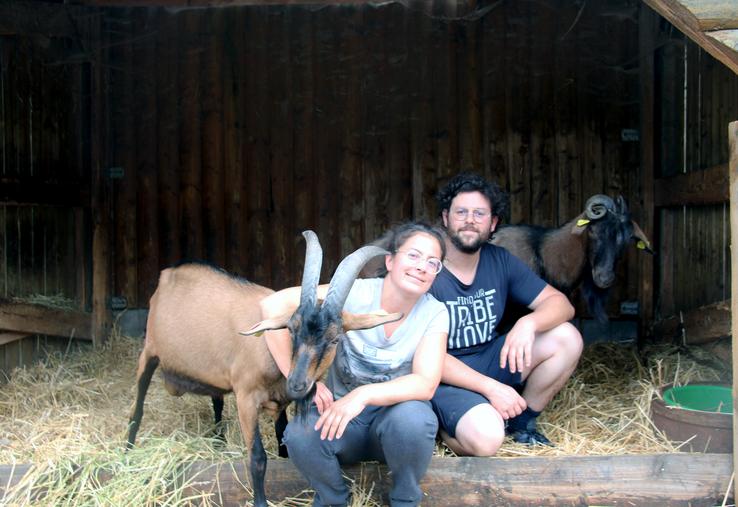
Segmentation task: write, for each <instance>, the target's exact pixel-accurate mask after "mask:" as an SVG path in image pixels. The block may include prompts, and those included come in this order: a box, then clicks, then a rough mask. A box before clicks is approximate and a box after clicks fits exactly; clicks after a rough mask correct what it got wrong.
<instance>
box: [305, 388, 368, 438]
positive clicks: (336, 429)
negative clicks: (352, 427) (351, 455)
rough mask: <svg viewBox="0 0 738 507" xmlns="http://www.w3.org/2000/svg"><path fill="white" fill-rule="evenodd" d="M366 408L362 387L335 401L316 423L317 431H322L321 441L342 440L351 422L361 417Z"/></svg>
mask: <svg viewBox="0 0 738 507" xmlns="http://www.w3.org/2000/svg"><path fill="white" fill-rule="evenodd" d="M365 407H366V404H365V403H364V401H363V399H362V396H361V387H359V388H357V389H354V390H353V391H351V392H350V393H348V394H347V395H346V396H344V397H343V398H341V399H340V400H338V401H334V402H333V403H332V404H331V405H330V406H329V407H328V408H327V409H326V410H325V411H324V412H323V414H322V415H321V416H320V418H319V419H318V422H316V423H315V431H318V430H321V429H322V431H321V432H320V439H321V440H325V439H326V438H327V439H328V440H333V439H334V438H341V437H342V436H343V432H344V431H345V430H346V426H347V425H348V423H349V421H351V419H353V418H354V417H356V416H357V415H359V414H360V413H361V411H362V410H364V408H365Z"/></svg>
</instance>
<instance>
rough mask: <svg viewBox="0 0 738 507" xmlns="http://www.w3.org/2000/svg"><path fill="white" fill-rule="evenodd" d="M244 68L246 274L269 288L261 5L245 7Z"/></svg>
mask: <svg viewBox="0 0 738 507" xmlns="http://www.w3.org/2000/svg"><path fill="white" fill-rule="evenodd" d="M242 15H244V16H246V22H247V24H246V26H245V27H244V28H245V29H244V41H243V53H244V68H245V69H248V73H247V74H246V84H245V90H244V94H245V95H246V98H247V100H248V105H247V108H246V113H245V123H246V131H245V132H244V138H245V139H246V142H245V143H244V145H243V150H244V162H245V164H246V170H247V173H246V177H245V180H246V187H245V194H244V195H245V198H246V202H247V210H248V251H247V259H246V260H247V262H246V265H247V266H248V275H247V276H249V277H250V278H251V279H252V280H258V281H259V283H262V284H264V285H266V286H267V287H272V286H273V284H272V280H271V273H272V271H271V263H272V256H271V255H269V252H270V251H271V248H272V240H271V233H270V229H269V221H270V195H269V192H268V190H269V153H268V151H267V150H268V146H267V145H268V142H269V140H268V136H267V134H266V132H268V129H267V125H266V124H265V123H266V121H267V118H268V115H269V111H268V108H267V105H268V100H269V91H268V83H267V80H266V79H265V76H266V75H267V72H268V68H269V65H268V61H267V55H266V47H267V19H268V10H267V9H266V8H263V7H255V8H253V9H245V12H244V13H243V14H242Z"/></svg>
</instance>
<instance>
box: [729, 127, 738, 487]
mask: <svg viewBox="0 0 738 507" xmlns="http://www.w3.org/2000/svg"><path fill="white" fill-rule="evenodd" d="M728 141H729V146H730V237H731V238H732V241H738V121H734V122H733V123H731V124H730V125H729V126H728ZM731 243H732V242H731ZM730 268H731V271H730V272H731V273H732V274H733V276H731V277H730V278H731V280H730V294H731V299H732V303H731V305H730V307H731V313H732V314H733V315H738V252H736V251H735V248H731V249H730ZM731 329H732V334H733V476H734V477H738V473H736V472H738V319H733V323H732V325H731ZM733 491H735V488H734V489H733Z"/></svg>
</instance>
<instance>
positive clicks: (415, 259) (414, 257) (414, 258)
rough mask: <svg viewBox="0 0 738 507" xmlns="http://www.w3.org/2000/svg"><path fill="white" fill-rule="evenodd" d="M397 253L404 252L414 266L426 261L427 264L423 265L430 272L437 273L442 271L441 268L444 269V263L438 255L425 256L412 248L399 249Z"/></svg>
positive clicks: (409, 262)
mask: <svg viewBox="0 0 738 507" xmlns="http://www.w3.org/2000/svg"><path fill="white" fill-rule="evenodd" d="M397 253H401V254H403V255H404V256H405V259H406V260H407V263H408V264H409V265H410V266H412V267H414V268H415V267H418V265H419V264H420V263H421V262H424V263H425V264H423V265H424V266H425V270H426V271H427V272H428V273H432V274H434V275H437V274H438V273H440V272H441V269H443V263H442V262H441V259H438V258H437V257H427V258H425V257H423V255H422V254H421V253H420V252H418V251H417V250H414V249H412V248H411V249H410V250H398V251H397Z"/></svg>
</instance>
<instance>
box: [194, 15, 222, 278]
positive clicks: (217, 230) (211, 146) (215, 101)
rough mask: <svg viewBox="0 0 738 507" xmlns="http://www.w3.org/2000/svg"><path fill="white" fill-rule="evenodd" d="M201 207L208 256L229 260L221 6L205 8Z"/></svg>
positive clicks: (218, 263) (219, 262) (218, 261)
mask: <svg viewBox="0 0 738 507" xmlns="http://www.w3.org/2000/svg"><path fill="white" fill-rule="evenodd" d="M202 17H203V20H204V25H205V26H204V27H203V37H202V39H201V40H202V46H203V58H202V61H201V65H202V69H201V72H202V78H201V79H202V93H201V96H200V100H201V103H202V113H201V115H202V182H203V183H202V201H203V203H202V206H203V217H202V218H203V224H202V225H203V232H202V233H203V236H204V247H205V258H206V259H207V260H208V261H210V262H212V263H214V264H215V265H216V266H224V265H225V260H226V241H227V240H226V236H225V199H224V198H223V194H224V192H225V188H224V179H225V175H224V171H223V43H222V38H223V26H224V25H223V23H224V17H225V12H224V11H223V10H222V9H214V10H211V11H203V13H202Z"/></svg>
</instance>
